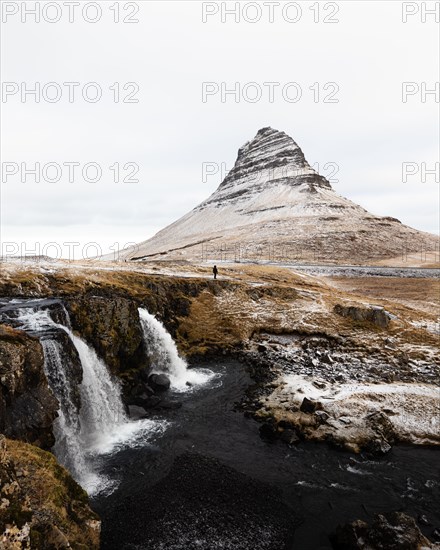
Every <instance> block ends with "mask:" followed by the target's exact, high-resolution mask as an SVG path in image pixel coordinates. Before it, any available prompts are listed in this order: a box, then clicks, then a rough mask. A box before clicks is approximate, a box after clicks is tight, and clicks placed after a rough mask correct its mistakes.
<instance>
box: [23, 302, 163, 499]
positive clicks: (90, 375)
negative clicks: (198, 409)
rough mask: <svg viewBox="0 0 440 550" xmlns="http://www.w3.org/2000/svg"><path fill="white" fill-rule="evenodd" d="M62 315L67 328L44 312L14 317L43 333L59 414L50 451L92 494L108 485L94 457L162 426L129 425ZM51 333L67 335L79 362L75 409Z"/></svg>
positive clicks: (102, 369)
mask: <svg viewBox="0 0 440 550" xmlns="http://www.w3.org/2000/svg"><path fill="white" fill-rule="evenodd" d="M64 316H65V319H66V324H67V325H68V326H64V325H61V324H59V323H57V322H55V321H54V320H53V319H52V318H51V316H50V312H49V311H48V310H47V309H38V308H22V309H19V310H18V317H17V318H16V319H17V321H19V322H20V324H21V328H23V329H24V330H28V331H30V332H33V333H36V334H42V335H43V336H42V338H41V343H42V347H43V351H44V356H45V371H46V376H47V378H48V382H49V384H50V386H51V389H52V391H53V393H54V395H55V397H56V398H57V400H58V402H59V404H60V408H59V416H58V418H57V419H56V421H55V422H54V434H55V438H56V443H55V446H54V448H53V451H54V453H55V455H56V456H57V458H58V460H59V461H60V462H61V464H63V465H64V466H66V468H68V469H69V471H70V472H71V473H72V475H73V477H74V478H75V479H76V480H77V481H78V482H79V483H80V484H81V485H82V486H83V487H84V488H85V489H86V490H87V491H88V492H89V493H91V494H93V493H96V492H100V491H102V490H106V489H109V488H110V487H111V486H112V485H113V484H112V482H110V480H108V479H106V478H104V477H103V476H100V475H99V474H98V473H96V471H95V470H96V468H95V464H94V462H95V460H94V459H96V457H97V456H99V455H100V454H106V453H110V452H111V451H113V450H115V448H116V449H117V448H118V447H120V446H121V445H124V446H125V445H127V444H132V445H133V444H136V443H137V442H141V441H142V442H145V440H147V439H148V438H149V436H150V435H152V434H153V433H158V432H160V431H162V430H163V429H164V428H165V426H166V423H165V422H161V423H159V422H157V421H152V420H146V419H144V420H140V421H136V422H131V421H129V419H128V418H127V416H126V414H125V411H124V407H123V404H122V400H121V395H120V386H119V384H118V382H117V381H116V380H114V379H113V378H112V377H111V376H110V374H109V372H108V369H107V367H106V365H105V363H104V362H103V361H102V360H101V359H100V358H99V357H98V356H97V355H96V353H95V351H94V350H93V348H91V347H90V346H89V345H88V344H86V342H84V341H83V340H82V339H81V338H79V337H78V336H76V335H75V334H73V332H72V330H71V328H70V321H69V316H68V313H67V311H66V310H65V309H64ZM54 329H56V330H63V331H64V332H65V333H66V334H67V335H68V337H69V339H70V341H71V342H72V344H73V345H74V347H75V349H76V351H77V352H78V355H79V358H80V361H81V366H82V382H81V384H80V386H79V390H80V402H81V405H80V408H79V410H78V405H77V404H76V403H75V399H74V394H75V387H74V385H73V382H72V381H71V377H69V373H68V368H69V365H68V364H66V361H65V360H64V358H63V354H62V346H61V344H60V343H59V342H58V341H57V340H56V339H55V337H54V336H53V331H54ZM50 331H52V336H51V332H50Z"/></svg>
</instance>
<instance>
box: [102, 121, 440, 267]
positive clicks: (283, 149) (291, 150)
mask: <svg viewBox="0 0 440 550" xmlns="http://www.w3.org/2000/svg"><path fill="white" fill-rule="evenodd" d="M437 249H438V238H437V237H436V236H434V235H432V234H429V233H423V232H421V231H417V230H415V229H412V228H410V227H408V226H405V225H403V224H402V223H400V221H399V220H397V219H395V218H392V217H389V216H387V217H382V216H376V215H374V214H371V213H369V212H367V211H366V210H365V209H364V208H362V207H361V206H359V205H357V204H355V203H353V202H352V201H350V200H348V199H346V198H344V197H342V196H340V195H338V194H337V193H336V192H335V191H334V190H333V189H332V187H331V185H330V183H329V181H328V180H327V179H326V178H325V177H323V176H321V175H320V174H318V172H316V171H315V170H314V169H313V168H312V167H311V166H310V165H309V163H308V162H307V161H306V159H305V157H304V154H303V152H302V151H301V149H300V147H299V146H298V145H297V143H295V141H294V140H293V139H292V138H291V137H289V136H288V135H287V134H285V133H284V132H280V131H278V130H274V129H273V128H270V127H267V128H262V129H261V130H259V131H258V133H257V135H256V136H255V137H254V139H252V140H251V141H249V142H247V143H246V144H245V145H243V146H242V147H241V148H240V149H239V151H238V156H237V160H236V162H235V165H234V167H233V168H232V170H231V171H230V172H229V173H228V175H227V176H226V177H225V179H224V180H223V182H222V183H221V184H220V186H219V187H218V189H217V190H216V191H215V192H214V193H213V194H212V195H211V196H210V197H209V198H208V199H206V200H205V201H204V202H202V203H201V204H199V205H198V206H196V207H195V208H194V209H193V210H192V211H191V212H189V213H188V214H186V215H185V216H183V217H182V218H180V219H179V220H177V221H176V222H174V223H172V224H171V225H169V226H168V227H165V228H164V229H162V230H161V231H159V232H158V233H157V234H156V235H155V236H154V237H152V238H151V239H149V240H147V241H144V242H142V243H140V244H138V245H136V246H133V247H132V248H130V249H127V250H126V251H124V253H122V254H121V257H123V258H125V259H129V260H149V259H152V258H156V259H187V260H198V261H204V260H212V261H222V260H223V261H224V260H228V261H243V260H248V261H255V260H271V261H274V262H285V261H313V262H314V263H323V262H324V263H325V262H331V263H344V262H345V263H347V262H350V263H358V264H365V263H366V262H368V261H372V260H382V259H385V258H391V257H396V256H402V255H406V254H409V253H412V252H419V251H421V250H425V251H431V250H432V251H434V250H437ZM102 259H104V260H112V259H114V258H113V256H111V255H108V256H104V257H103V258H102Z"/></svg>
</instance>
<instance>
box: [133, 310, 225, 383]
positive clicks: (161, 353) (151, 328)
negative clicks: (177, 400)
mask: <svg viewBox="0 0 440 550" xmlns="http://www.w3.org/2000/svg"><path fill="white" fill-rule="evenodd" d="M139 318H140V321H141V325H142V329H143V335H144V341H145V344H146V348H147V353H148V354H149V356H150V359H151V361H152V365H153V366H152V369H151V372H152V373H161V374H166V375H167V376H168V377H169V379H170V382H171V389H173V390H174V391H177V392H184V391H189V390H191V389H192V388H197V387H200V386H202V385H204V384H206V383H207V382H209V381H212V380H213V379H214V378H218V375H217V374H215V373H213V372H212V371H210V370H209V369H200V368H197V369H189V368H188V365H187V363H186V361H185V360H184V359H183V358H182V357H180V355H179V352H178V351H177V347H176V344H175V343H174V340H173V339H172V337H171V335H170V333H169V332H168V331H167V330H166V328H165V327H164V326H163V324H162V323H161V322H160V321H159V320H157V319H156V317H154V316H153V315H151V314H150V313H149V312H148V311H147V310H146V309H143V308H139Z"/></svg>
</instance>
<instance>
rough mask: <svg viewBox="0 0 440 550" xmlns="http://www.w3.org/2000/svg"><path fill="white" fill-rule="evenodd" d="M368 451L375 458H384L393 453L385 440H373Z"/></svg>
mask: <svg viewBox="0 0 440 550" xmlns="http://www.w3.org/2000/svg"><path fill="white" fill-rule="evenodd" d="M367 450H368V451H369V452H370V453H372V454H374V455H375V456H383V455H386V454H387V453H388V452H389V451H391V445H390V444H389V443H388V441H386V440H385V439H373V441H371V442H370V443H369V444H368V446H367Z"/></svg>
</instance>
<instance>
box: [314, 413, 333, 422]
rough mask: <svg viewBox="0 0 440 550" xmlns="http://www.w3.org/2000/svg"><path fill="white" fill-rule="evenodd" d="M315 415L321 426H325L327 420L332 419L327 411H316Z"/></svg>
mask: <svg viewBox="0 0 440 550" xmlns="http://www.w3.org/2000/svg"><path fill="white" fill-rule="evenodd" d="M315 415H316V417H317V419H318V421H319V423H320V424H325V423H326V422H327V420H328V419H329V418H330V415H329V414H328V413H326V412H325V411H315Z"/></svg>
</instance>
